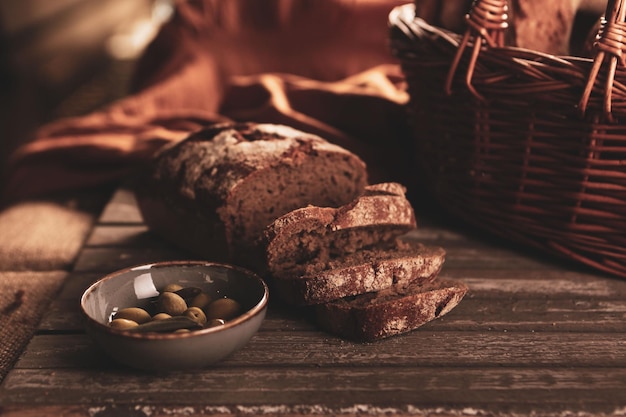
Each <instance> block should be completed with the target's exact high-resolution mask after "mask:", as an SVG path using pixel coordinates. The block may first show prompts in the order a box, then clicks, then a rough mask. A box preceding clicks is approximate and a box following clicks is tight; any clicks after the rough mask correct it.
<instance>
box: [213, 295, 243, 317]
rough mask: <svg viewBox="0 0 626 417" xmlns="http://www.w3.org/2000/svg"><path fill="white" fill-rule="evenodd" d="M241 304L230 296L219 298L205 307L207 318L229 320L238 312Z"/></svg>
mask: <svg viewBox="0 0 626 417" xmlns="http://www.w3.org/2000/svg"><path fill="white" fill-rule="evenodd" d="M240 311H241V306H240V305H239V303H238V302H237V301H235V300H233V299H232V298H220V299H218V300H215V301H213V302H212V303H211V304H209V305H208V306H207V308H206V309H205V313H206V316H207V319H224V320H230V319H232V318H234V317H236V316H237V315H239V314H240Z"/></svg>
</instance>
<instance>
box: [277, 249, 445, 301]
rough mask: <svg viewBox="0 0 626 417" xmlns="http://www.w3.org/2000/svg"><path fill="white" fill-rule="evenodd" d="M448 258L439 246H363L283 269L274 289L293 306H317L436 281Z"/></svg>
mask: <svg viewBox="0 0 626 417" xmlns="http://www.w3.org/2000/svg"><path fill="white" fill-rule="evenodd" d="M444 261H445V251H444V250H443V249H442V248H440V247H427V246H424V245H422V244H420V243H416V242H406V241H397V242H396V244H395V246H393V247H386V248H384V249H381V248H376V249H369V250H368V249H363V250H360V251H357V252H354V253H351V254H346V255H345V256H342V257H340V258H333V259H330V260H328V261H326V262H316V263H309V264H306V265H304V266H303V267H302V268H297V269H294V270H291V271H289V270H287V271H281V275H279V276H276V275H274V276H273V280H272V281H271V282H272V289H273V290H275V292H276V294H277V296H278V297H280V298H281V299H282V300H283V301H285V302H286V303H288V304H292V305H299V306H304V305H314V304H321V303H326V302H329V301H332V300H337V299H340V298H343V297H347V296H352V295H358V294H363V293H368V292H374V291H379V290H382V289H385V288H389V287H391V286H394V285H396V286H398V287H406V286H408V285H411V284H413V283H416V282H421V283H424V282H429V281H431V280H433V279H434V278H435V277H436V276H437V274H438V273H439V271H440V270H441V267H442V266H443V264H444Z"/></svg>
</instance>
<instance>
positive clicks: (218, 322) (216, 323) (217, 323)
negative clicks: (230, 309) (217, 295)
mask: <svg viewBox="0 0 626 417" xmlns="http://www.w3.org/2000/svg"><path fill="white" fill-rule="evenodd" d="M224 323H226V322H225V321H224V320H223V319H211V320H209V322H208V323H207V324H206V327H217V326H221V325H222V324H224Z"/></svg>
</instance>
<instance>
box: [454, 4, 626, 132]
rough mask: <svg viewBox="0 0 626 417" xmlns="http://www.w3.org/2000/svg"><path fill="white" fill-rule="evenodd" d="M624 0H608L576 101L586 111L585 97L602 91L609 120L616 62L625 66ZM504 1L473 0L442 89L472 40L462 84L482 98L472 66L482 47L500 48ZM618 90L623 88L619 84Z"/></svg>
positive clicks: (505, 16) (505, 10)
mask: <svg viewBox="0 0 626 417" xmlns="http://www.w3.org/2000/svg"><path fill="white" fill-rule="evenodd" d="M546 1H549V0H546ZM625 3H626V0H608V3H607V8H606V13H605V16H604V18H603V19H602V25H601V27H600V30H599V31H598V34H597V36H596V41H595V43H594V54H595V55H594V62H593V66H592V68H591V71H590V73H589V75H588V77H587V84H586V85H585V88H584V91H583V94H582V97H581V99H580V102H579V103H578V106H579V109H580V112H581V114H583V115H584V113H585V111H586V110H587V105H588V103H589V98H590V96H591V94H592V92H594V89H598V90H603V91H602V93H603V94H604V105H603V111H604V115H605V117H606V118H607V120H609V121H612V120H613V117H612V115H611V104H612V92H613V89H614V84H615V71H616V69H617V64H618V63H620V64H621V65H622V66H626V55H625V54H624V49H626V23H625V20H626V4H625ZM508 18H509V14H508V0H475V1H474V2H473V4H472V7H471V9H470V11H469V13H468V14H467V15H466V16H465V19H466V21H467V29H466V31H465V34H464V35H463V38H462V40H461V42H460V44H459V47H458V49H457V51H456V55H455V57H454V60H453V61H452V64H451V66H450V69H449V71H448V76H447V79H446V86H445V90H446V93H447V94H451V91H452V82H453V80H454V76H455V74H456V71H457V68H458V66H459V62H460V61H461V57H462V55H463V53H464V51H465V49H466V48H467V47H468V46H469V44H470V40H471V39H475V41H474V45H473V50H472V54H471V57H470V61H469V63H468V66H467V73H466V74H465V84H466V86H467V88H468V89H469V91H471V92H472V94H473V95H474V96H475V97H477V98H478V99H481V100H484V97H483V96H482V95H481V94H480V93H478V91H476V89H475V88H474V87H473V86H472V77H473V74H474V70H475V68H476V63H477V60H478V56H479V54H480V51H481V49H482V47H483V46H485V45H487V46H488V47H492V48H493V47H502V46H504V36H505V33H506V31H507V29H508V27H509V24H508ZM604 65H606V67H605V69H606V71H605V72H606V82H605V84H604V87H602V86H601V85H599V83H597V82H596V81H597V79H598V75H599V73H600V70H601V69H602V68H603V66H604ZM620 87H622V88H621V89H622V90H623V89H624V88H623V86H621V85H620Z"/></svg>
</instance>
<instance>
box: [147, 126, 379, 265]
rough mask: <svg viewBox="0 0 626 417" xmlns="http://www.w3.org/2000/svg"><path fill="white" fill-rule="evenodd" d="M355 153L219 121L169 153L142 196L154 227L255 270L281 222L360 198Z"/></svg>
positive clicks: (360, 172) (205, 253)
mask: <svg viewBox="0 0 626 417" xmlns="http://www.w3.org/2000/svg"><path fill="white" fill-rule="evenodd" d="M366 184H367V172H366V166H365V164H364V163H363V161H362V160H361V159H360V158H359V157H358V156H356V155H355V154H353V153H352V152H350V151H348V150H346V149H344V148H341V147H339V146H336V145H334V144H331V143H329V142H327V141H326V140H324V139H322V138H320V137H318V136H315V135H311V134H307V133H304V132H300V131H298V130H295V129H292V128H290V127H287V126H281V125H272V124H255V123H237V124H220V125H214V126H211V127H207V128H205V129H202V130H200V131H198V132H196V133H194V134H192V135H190V136H189V137H188V138H187V139H185V140H183V141H181V142H178V143H176V144H174V145H172V146H167V147H165V148H163V149H162V150H161V151H160V152H159V154H158V155H156V157H155V160H154V164H153V166H152V168H151V169H150V172H148V175H147V176H146V178H144V179H142V180H141V181H139V185H138V187H137V188H136V195H137V200H138V204H139V208H140V211H141V214H142V215H143V218H144V221H145V222H146V224H147V225H148V226H149V228H150V229H151V230H152V231H154V232H156V233H158V234H160V235H162V236H163V237H165V238H166V239H167V240H169V241H171V242H173V243H175V244H176V245H178V246H180V247H182V248H184V249H187V250H189V251H191V252H192V253H194V254H196V255H199V256H201V257H203V258H206V259H212V260H219V261H227V262H234V263H237V264H240V265H242V266H248V267H251V268H257V267H258V266H259V261H262V256H259V255H262V252H259V247H258V242H259V241H260V236H261V235H262V232H263V230H264V229H265V227H266V226H267V225H268V224H270V223H271V222H272V221H273V220H275V219H276V218H277V217H279V216H281V215H283V214H285V213H287V212H289V211H292V210H295V209H298V208H301V207H304V206H307V205H309V204H313V205H319V206H329V207H338V206H341V205H344V204H346V203H348V202H350V201H351V200H352V199H354V198H355V197H356V196H358V195H360V194H362V192H363V190H364V187H365V186H366Z"/></svg>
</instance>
